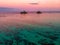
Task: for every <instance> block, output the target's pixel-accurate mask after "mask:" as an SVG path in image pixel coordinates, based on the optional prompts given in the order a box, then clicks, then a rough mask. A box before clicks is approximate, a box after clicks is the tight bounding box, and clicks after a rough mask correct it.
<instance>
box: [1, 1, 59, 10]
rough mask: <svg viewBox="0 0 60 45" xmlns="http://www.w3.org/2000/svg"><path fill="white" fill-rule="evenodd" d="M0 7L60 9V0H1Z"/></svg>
mask: <svg viewBox="0 0 60 45" xmlns="http://www.w3.org/2000/svg"><path fill="white" fill-rule="evenodd" d="M32 3H36V4H32ZM0 7H11V8H23V9H30V8H32V9H33V8H36V9H39V8H52V9H55V8H56V9H60V0H0Z"/></svg>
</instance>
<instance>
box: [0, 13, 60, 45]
mask: <svg viewBox="0 0 60 45" xmlns="http://www.w3.org/2000/svg"><path fill="white" fill-rule="evenodd" d="M1 15H2V14H1ZM4 15H5V17H3V16H2V17H1V19H0V45H60V18H59V14H58V13H57V14H40V15H39V14H38V15H37V14H35V15H33V14H29V15H19V14H8V15H7V14H4ZM11 15H13V16H11ZM19 16H20V17H19ZM28 17H29V18H28ZM33 17H34V18H33Z"/></svg>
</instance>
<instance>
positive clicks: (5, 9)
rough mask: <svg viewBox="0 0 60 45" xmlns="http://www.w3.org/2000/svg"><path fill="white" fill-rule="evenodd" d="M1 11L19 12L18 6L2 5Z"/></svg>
mask: <svg viewBox="0 0 60 45" xmlns="http://www.w3.org/2000/svg"><path fill="white" fill-rule="evenodd" d="M0 12H19V10H18V9H16V8H6V7H0Z"/></svg>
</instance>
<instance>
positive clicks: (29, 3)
mask: <svg viewBox="0 0 60 45" xmlns="http://www.w3.org/2000/svg"><path fill="white" fill-rule="evenodd" d="M29 4H31V5H38V4H39V3H29Z"/></svg>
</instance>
